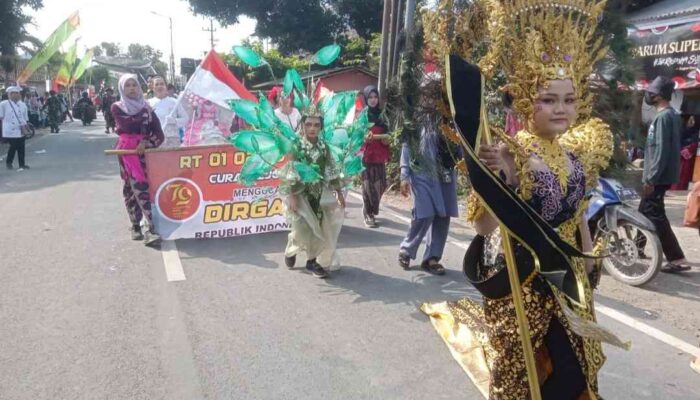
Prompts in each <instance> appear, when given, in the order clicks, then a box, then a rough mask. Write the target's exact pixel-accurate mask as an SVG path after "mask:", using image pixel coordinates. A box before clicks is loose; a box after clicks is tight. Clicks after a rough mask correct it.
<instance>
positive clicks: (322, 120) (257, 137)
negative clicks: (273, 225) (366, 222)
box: [230, 45, 371, 278]
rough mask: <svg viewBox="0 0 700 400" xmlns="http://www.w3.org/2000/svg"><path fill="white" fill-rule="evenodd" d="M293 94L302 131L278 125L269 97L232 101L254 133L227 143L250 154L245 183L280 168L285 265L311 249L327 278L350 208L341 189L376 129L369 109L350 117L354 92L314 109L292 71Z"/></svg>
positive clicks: (258, 60)
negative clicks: (368, 134)
mask: <svg viewBox="0 0 700 400" xmlns="http://www.w3.org/2000/svg"><path fill="white" fill-rule="evenodd" d="M234 52H235V53H236V54H237V55H238V56H239V58H241V59H242V60H243V61H244V62H246V63H247V64H248V65H250V66H252V67H258V66H262V65H267V61H265V60H264V59H263V58H262V57H260V56H258V55H257V54H255V53H252V51H251V50H249V49H242V48H234ZM339 52H340V48H339V47H337V46H336V45H332V46H326V47H324V48H323V49H321V50H320V51H319V52H318V53H316V55H315V56H314V59H313V60H314V62H315V63H317V64H321V65H328V64H330V63H332V62H333V61H334V60H335V58H337V56H338V54H339ZM310 92H311V93H313V92H314V90H313V88H312V90H311V91H310ZM292 93H293V94H294V103H295V104H294V105H295V107H296V108H298V109H300V110H301V113H302V119H301V123H300V128H299V132H295V131H293V130H292V129H291V127H290V126H289V124H287V123H285V122H284V121H282V120H280V119H279V118H278V116H277V115H276V114H275V112H274V109H273V108H272V106H271V105H270V103H269V102H268V100H267V99H266V98H265V97H264V96H260V99H259V101H258V102H257V103H255V102H251V101H247V100H233V101H231V103H230V104H231V109H232V110H233V111H234V112H235V113H236V115H238V116H239V117H240V118H243V119H244V120H245V121H246V122H247V123H248V124H249V125H251V126H252V127H253V129H252V130H245V131H240V132H238V133H237V134H236V135H234V136H232V137H231V139H230V140H231V143H232V144H233V145H235V146H236V147H237V148H239V149H241V150H243V151H245V152H247V153H248V158H247V160H246V162H245V164H244V165H243V169H242V170H241V174H240V176H241V181H242V182H243V183H245V184H246V185H252V184H253V183H255V181H256V180H257V179H258V178H260V177H262V176H263V175H266V174H267V173H268V172H270V171H271V170H272V169H273V168H278V169H279V172H280V178H281V179H282V184H281V185H280V188H279V190H280V193H281V194H282V195H283V196H285V204H286V206H287V219H288V221H289V223H290V225H291V232H290V233H289V237H288V241H287V248H286V250H285V264H286V265H287V267H288V268H290V269H291V268H293V267H294V265H295V264H296V256H297V254H298V253H299V252H306V255H307V262H306V268H307V269H308V270H309V271H311V273H312V274H313V275H314V276H317V277H319V278H325V277H327V276H328V272H329V270H330V268H331V267H334V266H337V265H338V260H337V257H336V256H335V249H336V244H337V241H338V236H339V235H340V229H341V228H342V225H343V219H344V208H345V199H344V197H343V191H342V189H343V188H344V187H345V186H347V185H348V184H349V183H350V182H351V181H352V180H353V178H354V177H355V176H357V175H359V174H360V173H361V172H362V158H361V154H358V152H359V150H360V148H361V147H362V145H363V144H364V142H365V134H366V132H367V130H368V129H369V128H370V126H371V124H370V123H369V121H368V119H367V114H366V111H365V112H362V113H361V114H360V115H359V116H358V117H357V118H352V115H350V116H349V114H350V113H351V112H353V111H354V107H355V98H356V97H357V92H341V93H337V94H331V95H327V96H325V97H323V98H322V99H320V100H319V101H318V103H317V104H314V103H313V102H312V101H311V98H310V97H309V96H308V95H307V93H306V89H305V87H304V84H303V82H302V80H301V77H300V76H299V73H298V72H297V71H296V70H288V71H287V74H286V76H285V79H284V86H283V91H282V96H283V97H287V96H289V95H290V94H292ZM280 165H282V166H281V167H280Z"/></svg>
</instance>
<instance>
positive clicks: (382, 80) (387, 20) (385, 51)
mask: <svg viewBox="0 0 700 400" xmlns="http://www.w3.org/2000/svg"><path fill="white" fill-rule="evenodd" d="M392 3H393V0H384V14H383V16H382V47H381V51H380V52H379V57H380V58H379V96H380V97H381V98H382V99H383V100H386V80H387V72H388V71H387V64H388V61H389V41H390V38H391V10H392Z"/></svg>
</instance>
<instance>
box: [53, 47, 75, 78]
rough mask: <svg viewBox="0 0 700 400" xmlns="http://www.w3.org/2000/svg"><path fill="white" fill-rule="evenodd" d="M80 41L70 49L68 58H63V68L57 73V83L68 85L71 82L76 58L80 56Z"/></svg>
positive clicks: (67, 54)
mask: <svg viewBox="0 0 700 400" xmlns="http://www.w3.org/2000/svg"><path fill="white" fill-rule="evenodd" d="M77 53H78V42H77V41H76V42H75V43H73V45H72V46H71V47H70V49H68V52H67V53H66V58H64V59H63V64H61V69H59V70H58V74H56V79H54V80H55V82H56V84H57V85H61V86H68V84H69V83H70V78H71V76H72V74H73V66H74V65H75V60H76V59H77V58H78V54H77Z"/></svg>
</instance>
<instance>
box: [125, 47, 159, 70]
mask: <svg viewBox="0 0 700 400" xmlns="http://www.w3.org/2000/svg"><path fill="white" fill-rule="evenodd" d="M126 56H127V57H129V58H133V59H136V60H148V61H150V62H151V63H152V65H153V68H154V69H155V70H156V72H157V73H158V75H161V76H167V73H168V64H166V63H165V62H163V60H162V59H163V52H162V51H160V50H156V49H154V48H153V47H151V46H149V45H145V46H144V45H142V44H138V43H132V44H130V45H129V47H128V48H127V51H126Z"/></svg>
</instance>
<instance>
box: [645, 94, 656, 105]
mask: <svg viewBox="0 0 700 400" xmlns="http://www.w3.org/2000/svg"><path fill="white" fill-rule="evenodd" d="M654 97H655V95H652V94H651V93H649V92H646V93H644V102H645V103H646V104H647V105H649V106H654V105H656V103H657V101H656V99H654Z"/></svg>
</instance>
